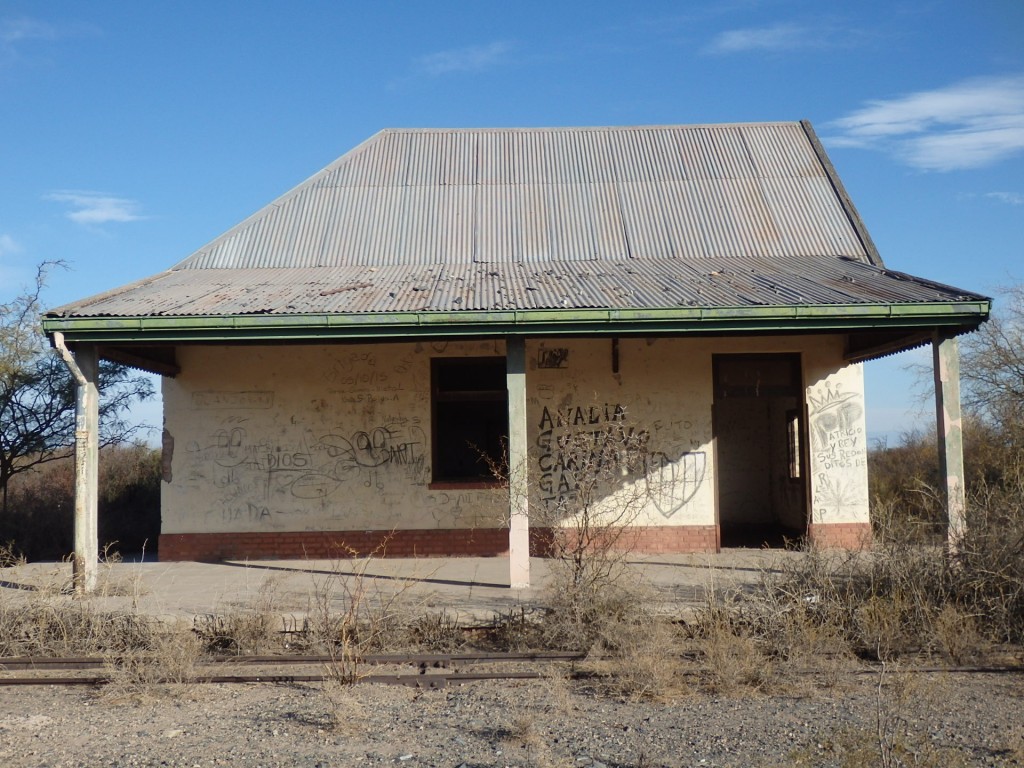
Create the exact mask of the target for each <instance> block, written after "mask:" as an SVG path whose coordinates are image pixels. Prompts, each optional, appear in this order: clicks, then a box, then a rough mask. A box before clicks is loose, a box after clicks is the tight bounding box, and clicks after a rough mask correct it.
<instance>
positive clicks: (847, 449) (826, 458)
mask: <svg viewBox="0 0 1024 768" xmlns="http://www.w3.org/2000/svg"><path fill="white" fill-rule="evenodd" d="M808 404H809V409H808V410H809V416H810V426H811V429H810V432H811V448H812V451H813V462H814V470H815V472H816V473H817V474H816V483H815V488H814V508H815V516H816V518H817V520H819V521H821V520H823V519H827V518H830V517H835V516H844V515H846V514H848V513H851V512H853V511H855V510H856V509H858V508H859V507H861V506H863V505H864V504H865V503H866V499H867V485H866V482H867V481H866V471H865V467H866V464H867V446H866V445H865V435H864V427H863V418H862V417H863V415H864V400H863V395H862V394H861V393H860V392H857V391H853V392H848V391H844V390H843V387H842V385H841V384H840V383H832V384H826V385H825V386H824V387H822V388H820V389H818V390H817V391H815V392H812V393H810V395H809V397H808Z"/></svg>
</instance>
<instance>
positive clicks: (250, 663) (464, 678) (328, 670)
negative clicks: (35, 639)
mask: <svg viewBox="0 0 1024 768" xmlns="http://www.w3.org/2000/svg"><path fill="white" fill-rule="evenodd" d="M585 657H586V654H582V653H561V652H547V651H538V652H527V653H486V652H480V653H426V654H424V653H417V654H373V655H367V656H364V657H361V658H359V659H358V660H350V661H348V660H342V659H340V658H339V657H338V656H330V655H288V656H284V655H282V656H215V657H211V658H207V659H203V660H202V661H200V662H198V663H197V664H196V667H197V672H196V674H194V675H192V676H190V677H189V680H190V681H191V682H196V683H314V682H323V681H325V680H330V679H345V680H346V682H351V683H383V684H388V685H405V686H411V687H415V688H444V687H447V686H448V685H451V684H453V683H454V684H459V683H464V682H471V681H476V680H531V679H538V678H541V677H543V676H544V674H543V673H542V672H540V671H538V670H532V671H525V672H524V671H518V670H503V671H501V672H491V671H488V672H473V671H471V672H462V671H459V669H460V667H467V666H469V667H472V666H475V665H480V664H513V663H532V664H546V663H552V662H560V661H561V662H564V661H579V660H581V659H583V658H585ZM126 661H128V660H126V659H119V658H117V657H112V658H107V659H104V658H98V657H94V656H74V657H63V658H57V657H54V658H50V657H40V656H15V657H6V658H5V657H0V687H3V686H16V685H67V686H71V685H91V686H100V685H104V684H107V683H109V682H111V681H112V675H111V674H110V673H109V672H108V673H107V674H93V675H89V674H84V675H73V676H69V675H58V674H54V673H55V672H69V671H79V672H81V671H86V672H87V671H91V670H110V669H111V668H112V667H113V668H114V669H116V668H117V667H118V665H119V663H125V662H126ZM130 661H131V662H133V663H136V662H140V661H141V663H143V664H144V663H146V661H145V659H144V658H143V659H141V660H139V659H132V660H130ZM154 663H156V662H155V661H154ZM219 666H241V667H244V668H247V669H251V668H254V667H255V668H262V669H263V670H264V671H254V672H250V673H245V674H217V673H207V672H206V671H205V670H208V669H215V668H217V667H219ZM381 666H411V667H415V668H416V670H417V671H416V672H412V673H393V674H346V670H348V669H350V668H363V669H365V668H368V667H369V668H372V667H381ZM289 667H318V668H320V670H321V671H320V672H316V673H282V672H280V671H279V670H280V669H281V668H289ZM5 672H31V673H32V674H31V675H26V676H15V677H6V676H4V674H3V673H5Z"/></svg>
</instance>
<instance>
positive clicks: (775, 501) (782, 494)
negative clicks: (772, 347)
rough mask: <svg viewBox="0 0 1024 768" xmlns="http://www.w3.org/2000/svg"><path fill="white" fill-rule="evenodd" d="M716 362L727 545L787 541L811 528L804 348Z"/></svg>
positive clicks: (721, 518) (721, 508)
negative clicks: (805, 450)
mask: <svg viewBox="0 0 1024 768" xmlns="http://www.w3.org/2000/svg"><path fill="white" fill-rule="evenodd" d="M713 367H714V383H715V396H714V436H715V445H716V464H717V467H718V472H717V476H718V523H719V529H720V531H721V540H722V546H723V547H762V546H782V545H783V544H784V542H785V540H786V539H796V538H799V537H801V536H803V535H804V534H805V533H806V531H807V494H806V484H805V479H804V478H805V475H806V472H805V471H804V466H803V458H802V454H803V451H802V450H801V445H802V442H803V434H804V431H803V410H804V409H803V384H802V380H801V378H802V377H801V375H800V356H799V355H795V354H756V355H755V354H749V355H715V356H714V357H713Z"/></svg>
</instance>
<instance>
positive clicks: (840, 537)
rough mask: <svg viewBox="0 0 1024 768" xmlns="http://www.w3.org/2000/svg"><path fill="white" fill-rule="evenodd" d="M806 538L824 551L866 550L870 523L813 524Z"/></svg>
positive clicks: (869, 540) (868, 544) (869, 537)
mask: <svg viewBox="0 0 1024 768" xmlns="http://www.w3.org/2000/svg"><path fill="white" fill-rule="evenodd" d="M807 538H808V539H809V540H810V541H811V543H812V544H814V545H815V546H817V547H824V548H825V549H866V548H868V547H870V546H871V523H813V524H811V526H810V527H809V529H808V531H807Z"/></svg>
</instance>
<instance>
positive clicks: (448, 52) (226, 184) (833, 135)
mask: <svg viewBox="0 0 1024 768" xmlns="http://www.w3.org/2000/svg"><path fill="white" fill-rule="evenodd" d="M801 118H808V119H810V120H811V121H812V123H813V124H814V126H815V128H816V130H817V132H818V134H819V136H820V137H821V138H822V140H823V143H824V144H825V147H826V149H827V150H828V152H829V154H830V157H831V158H832V161H833V162H834V164H835V165H836V167H837V169H838V171H839V173H840V175H841V177H842V179H843V181H844V183H845V184H846V187H847V189H848V190H849V192H850V194H851V196H852V197H853V199H854V201H855V203H856V205H857V207H858V208H859V210H860V213H861V215H862V216H863V218H864V220H865V222H866V224H867V226H868V229H869V231H870V232H871V234H872V236H873V238H874V239H875V242H876V244H877V245H878V247H879V249H880V251H881V253H882V256H883V258H884V259H885V260H886V263H887V265H888V266H890V267H892V268H894V269H897V270H901V271H905V272H911V273H914V274H918V275H922V276H925V277H928V278H931V279H934V280H938V281H940V282H945V283H950V284H953V285H957V286H959V287H962V288H967V289H971V290H976V291H981V292H993V291H995V290H996V289H997V287H998V286H999V285H1001V284H1006V283H1009V282H1019V281H1021V280H1024V259H1022V255H1024V2H1020V0H975V1H974V2H970V3H967V2H951V1H950V2H942V1H938V2H927V1H926V0H923V1H921V2H898V1H897V2H892V1H888V2H872V1H864V2H859V3H827V2H820V0H819V1H818V2H803V1H801V2H785V1H783V0H779V1H777V2H776V1H772V0H763V1H757V0H735V1H734V2H730V1H728V0H726V1H725V2H692V3H686V2H638V3H623V2H603V1H601V0H588V2H586V3H576V2H563V3H560V2H551V1H550V0H549V1H548V2H544V3H538V2H527V1H521V2H516V3H498V2H480V1H478V2H452V3H445V2H440V1H438V2H413V1H412V0H409V1H407V2H326V1H321V2H289V3H284V2H251V1H250V2H177V3H148V2H104V1H103V0H93V1H92V2H88V3H82V2H72V1H71V0H51V2H46V3H39V2H28V1H25V2H17V1H15V2H4V1H3V0H0V300H2V299H6V298H8V297H9V296H11V295H13V294H14V292H15V291H16V290H17V289H18V288H19V287H21V286H23V285H24V284H26V283H28V282H29V281H30V280H31V277H32V274H33V270H34V265H35V264H37V263H38V262H40V261H43V260H47V259H63V260H65V261H66V262H67V263H68V264H69V267H70V268H69V269H68V270H67V271H56V272H54V273H53V274H52V275H51V279H50V283H49V288H48V290H47V295H46V299H47V303H48V304H50V305H57V304H60V303H63V302H65V301H70V300H72V299H77V298H81V297H84V296H86V295H89V294H92V293H96V292H99V291H103V290H106V289H108V288H112V287H115V286H117V285H121V284H123V283H125V282H128V281H131V280H134V279H137V278H141V277H144V276H146V275H150V274H153V273H155V272H159V271H161V270H163V269H166V268H167V267H169V266H170V265H172V264H173V263H175V262H177V261H179V260H180V259H182V258H184V257H185V256H187V255H188V254H190V253H191V252H192V251H194V250H196V249H197V248H199V247H200V246H202V245H203V244H204V243H205V242H207V241H209V240H210V239H212V238H213V237H215V236H217V235H218V234H220V233H221V232H223V231H224V230H226V229H228V228H229V227H231V226H232V225H234V224H235V223H237V222H238V221H240V220H241V219H243V218H245V217H246V216H248V215H249V214H250V213H252V212H254V211H255V210H257V209H258V208H260V207H262V206H263V205H265V204H266V203H268V202H270V201H271V200H272V199H274V198H275V197H277V196H278V195H280V194H281V193H283V192H285V191H286V190H288V189H290V188H291V187H293V186H295V185H296V184H297V183H299V182H300V181H302V180H303V179H305V178H307V177H308V176H310V175H312V174H313V173H314V172H316V171H317V170H319V169H320V168H322V167H323V166H325V165H327V164H328V163H329V162H331V161H332V160H334V159H335V158H337V157H338V156H340V155H341V154H343V153H344V152H346V151H347V150H349V149H351V148H352V147H354V146H355V145H356V144H358V143H359V142H361V141H362V140H364V139H366V138H367V137H369V136H370V135H372V134H373V133H375V132H377V131H378V130H380V129H381V128H385V127H474V126H553V125H639V124H674V123H717V122H744V121H761V120H796V119H801ZM915 359H923V360H927V357H926V356H923V353H917V355H916V356H915V355H914V354H909V355H908V354H905V355H900V356H897V357H894V358H890V359H887V360H884V361H879V362H874V363H870V364H869V365H868V366H867V378H868V408H869V411H868V431H869V433H870V434H871V435H874V436H876V437H877V436H882V435H889V436H890V438H894V437H895V436H896V435H898V434H899V433H900V432H901V431H902V430H904V429H907V428H910V427H912V426H915V425H918V424H920V419H919V417H918V415H917V411H918V410H920V408H921V406H920V404H919V403H918V402H917V401H916V400H915V398H914V396H913V394H912V389H913V387H912V386H911V383H912V377H910V376H909V375H908V374H906V373H905V372H904V371H903V370H902V366H904V365H905V364H906V363H907V362H908V361H913V360H915ZM140 413H142V414H144V416H143V417H144V418H147V419H149V420H151V421H154V422H157V423H158V422H159V410H158V408H156V407H152V406H151V407H150V408H148V409H143V410H142V411H140ZM924 413H926V414H928V413H929V411H928V406H925V408H924Z"/></svg>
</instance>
